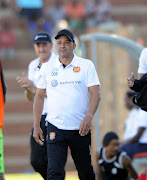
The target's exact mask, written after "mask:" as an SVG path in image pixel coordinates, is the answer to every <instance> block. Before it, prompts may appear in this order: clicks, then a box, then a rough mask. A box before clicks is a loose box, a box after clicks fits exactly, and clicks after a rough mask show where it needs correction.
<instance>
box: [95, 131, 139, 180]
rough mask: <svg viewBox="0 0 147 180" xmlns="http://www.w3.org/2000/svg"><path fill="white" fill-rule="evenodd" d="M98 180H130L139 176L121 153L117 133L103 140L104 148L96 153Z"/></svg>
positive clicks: (107, 134) (109, 134)
mask: <svg viewBox="0 0 147 180" xmlns="http://www.w3.org/2000/svg"><path fill="white" fill-rule="evenodd" d="M96 161H97V179H96V180H102V179H103V180H130V177H129V176H131V178H133V179H137V177H138V175H137V172H136V171H135V169H134V167H133V166H132V163H131V160H130V158H129V157H128V156H127V154H126V153H125V152H120V151H119V137H118V135H117V134H116V133H115V132H108V133H106V134H105V136H104V138H103V147H102V148H101V149H100V150H99V151H97V153H96Z"/></svg>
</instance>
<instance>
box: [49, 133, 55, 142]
mask: <svg viewBox="0 0 147 180" xmlns="http://www.w3.org/2000/svg"><path fill="white" fill-rule="evenodd" d="M55 136H56V134H55V132H50V140H53V139H55Z"/></svg>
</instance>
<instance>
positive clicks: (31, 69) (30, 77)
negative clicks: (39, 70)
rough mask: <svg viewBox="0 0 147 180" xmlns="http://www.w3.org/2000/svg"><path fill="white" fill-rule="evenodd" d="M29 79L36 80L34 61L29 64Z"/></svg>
mask: <svg viewBox="0 0 147 180" xmlns="http://www.w3.org/2000/svg"><path fill="white" fill-rule="evenodd" d="M28 79H29V80H31V81H33V82H34V70H33V66H32V63H30V64H29V66H28Z"/></svg>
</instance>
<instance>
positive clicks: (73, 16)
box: [65, 0, 86, 31]
mask: <svg viewBox="0 0 147 180" xmlns="http://www.w3.org/2000/svg"><path fill="white" fill-rule="evenodd" d="M65 15H66V18H67V20H68V22H69V26H70V27H71V29H72V30H73V31H74V30H75V31H76V30H78V29H83V28H84V19H85V15H86V10H85V6H84V4H82V3H81V2H80V1H79V0H72V1H71V2H70V3H68V4H67V5H65Z"/></svg>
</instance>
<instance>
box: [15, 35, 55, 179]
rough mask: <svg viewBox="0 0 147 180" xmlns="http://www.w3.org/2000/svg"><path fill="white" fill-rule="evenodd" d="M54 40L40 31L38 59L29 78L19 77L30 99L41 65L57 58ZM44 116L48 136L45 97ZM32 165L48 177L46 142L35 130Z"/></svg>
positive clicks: (37, 47)
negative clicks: (40, 141)
mask: <svg viewBox="0 0 147 180" xmlns="http://www.w3.org/2000/svg"><path fill="white" fill-rule="evenodd" d="M52 47H53V44H52V41H51V37H50V36H49V34H48V33H46V32H39V33H37V34H36V35H35V37H34V49H35V52H36V54H37V56H38V58H37V59H35V60H33V61H31V62H30V64H29V67H28V78H27V76H26V75H25V74H23V76H22V77H17V82H18V84H19V85H20V86H21V87H22V88H24V89H25V94H26V96H27V98H28V100H30V101H33V100H34V96H35V93H36V85H37V82H38V78H39V72H40V67H41V66H42V64H43V63H45V62H49V64H50V65H51V63H52V61H54V59H55V58H56V55H55V54H54V53H52V52H51V51H52ZM41 114H42V116H41V117H40V119H41V122H40V126H41V129H42V130H43V135H44V137H46V132H47V127H46V126H45V118H46V114H47V110H46V98H45V99H44V107H43V110H42V113H41ZM30 141H31V165H32V166H33V168H34V169H35V171H37V172H39V173H40V174H41V176H42V177H43V178H44V180H46V179H47V148H46V142H45V143H44V145H43V146H40V145H39V144H38V143H36V141H35V140H34V138H33V130H32V133H31V139H30Z"/></svg>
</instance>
